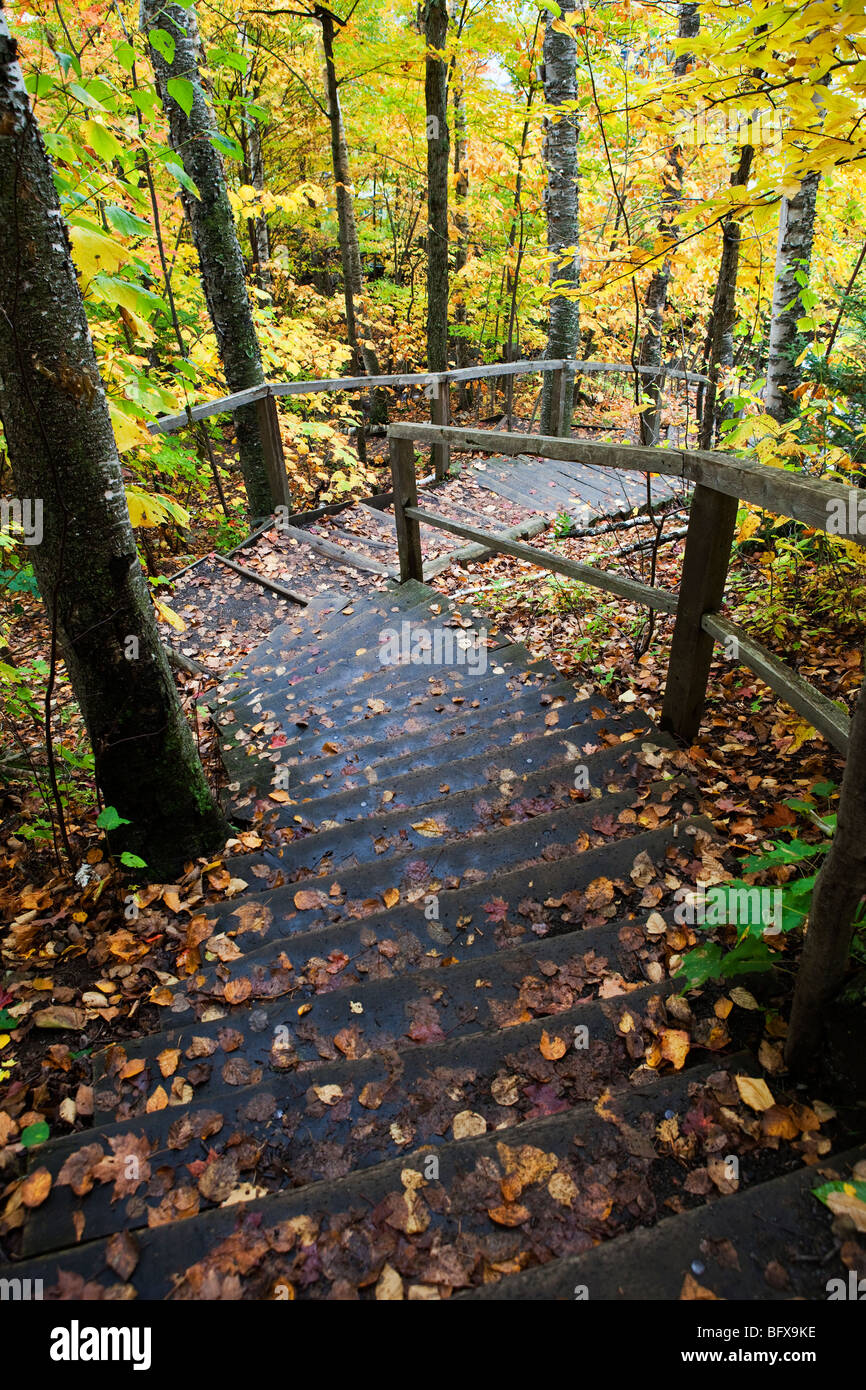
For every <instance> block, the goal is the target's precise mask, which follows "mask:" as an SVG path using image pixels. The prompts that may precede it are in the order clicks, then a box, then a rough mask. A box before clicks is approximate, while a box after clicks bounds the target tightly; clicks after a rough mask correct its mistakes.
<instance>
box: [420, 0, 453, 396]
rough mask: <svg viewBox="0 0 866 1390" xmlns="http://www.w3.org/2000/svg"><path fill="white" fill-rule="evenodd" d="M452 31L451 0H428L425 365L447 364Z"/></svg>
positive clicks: (438, 367)
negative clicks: (448, 53) (448, 58)
mask: <svg viewBox="0 0 866 1390" xmlns="http://www.w3.org/2000/svg"><path fill="white" fill-rule="evenodd" d="M447 35H448V5H447V0H426V3H425V5H424V38H425V42H426V44H427V58H426V62H425V67H424V101H425V106H426V112H427V131H426V134H427V368H428V370H429V371H431V372H444V371H446V370H447V368H448V155H449V144H450V138H449V132H448V65H447V63H446V62H445V59H444V57H443V56H442V55H443V52H444V49H445V43H446V40H447Z"/></svg>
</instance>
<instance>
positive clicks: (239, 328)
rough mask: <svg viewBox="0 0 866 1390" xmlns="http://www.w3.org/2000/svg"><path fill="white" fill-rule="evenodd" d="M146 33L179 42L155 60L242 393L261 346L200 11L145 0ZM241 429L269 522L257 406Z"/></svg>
mask: <svg viewBox="0 0 866 1390" xmlns="http://www.w3.org/2000/svg"><path fill="white" fill-rule="evenodd" d="M140 23H141V28H142V30H143V32H144V33H145V34H148V33H149V32H150V31H152V30H154V29H158V30H160V31H161V32H162V33H163V34H165V35H166V40H171V41H172V42H173V44H174V52H173V54H172V58H171V62H167V61H166V58H165V57H164V56H163V54H162V53H160V52H158V51H157V49H156V48H154V47H153V45H152V44H148V52H149V55H150V61H151V63H152V65H153V71H154V76H155V77H156V85H157V90H158V91H159V96H160V100H161V101H162V104H163V107H164V109H165V113H166V116H167V117H168V124H169V138H170V140H171V145H172V149H174V150H175V151H176V152H177V154H178V157H179V158H180V160H181V161H182V163H183V167H184V169H185V171H186V173H187V175H188V176H189V178H191V179H192V181H193V183H194V184H195V186H196V188H197V189H198V192H199V197H197V198H196V197H195V196H194V195H193V194H191V193H189V192H188V191H187V190H186V189H182V190H181V198H182V199H183V205H184V209H185V211H186V214H187V217H188V219H189V225H190V229H191V231H192V238H193V241H194V243H195V249H196V251H197V252H198V259H199V264H200V266H201V277H202V284H203V286H204V293H205V299H206V301H207V307H208V313H209V314H210V319H211V323H212V324H213V329H214V333H215V334H216V340H217V347H218V349H219V354H220V360H221V362H222V365H223V372H224V373H225V379H226V383H227V385H228V388H229V391H231V392H234V391H243V390H245V389H246V388H247V387H249V386H259V385H261V383H262V382H263V381H264V373H263V371H262V359H261V353H260V351H259V341H258V338H257V336H256V329H255V324H254V323H253V316H252V312H251V310H250V301H249V296H248V294H247V286H246V280H245V278H244V261H243V256H242V254H241V248H240V243H239V242H238V236H237V231H236V229H235V219H234V214H233V213H232V210H231V205H230V203H229V199H228V192H227V190H226V178H225V171H224V169H223V163H222V159H221V157H220V154H219V151H218V150H217V148H216V147H215V145H214V144H213V139H212V137H213V136H214V135H215V134H217V126H216V122H215V120H214V116H213V112H212V111H211V108H210V105H209V103H208V100H207V97H206V96H205V92H204V88H203V86H202V80H201V73H200V71H199V40H198V23H197V21H196V17H195V10H194V9H191V8H190V9H185V8H184V7H183V6H181V5H176V4H170V3H169V4H164V3H163V0H141V14H140ZM175 79H182V80H185V81H187V82H189V83H190V84H191V86H192V107H191V109H190V113H189V115H187V114H186V112H185V111H184V110H183V109H182V107H181V106H179V105H178V103H177V102H176V101H175V99H174V97H173V96H172V95H171V92H170V90H169V87H168V83H169V82H170V81H173V80H175ZM234 421H235V431H236V434H237V440H238V455H239V459H240V465H241V472H242V473H243V477H244V483H245V485H246V491H247V499H248V501H249V507H250V513H251V515H252V516H254V517H257V516H266V515H268V514H269V513H270V512H272V511H273V509H274V507H275V506H276V505H277V504H278V502H279V498H275V497H273V496H272V493H271V487H270V483H269V481H268V473H267V468H266V466H265V456H264V452H263V449H262V439H261V434H260V432H259V424H258V416H257V413H256V408H255V406H254V405H251V406H245V407H244V408H243V409H242V410H236V411H235V414H234Z"/></svg>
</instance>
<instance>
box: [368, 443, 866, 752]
mask: <svg viewBox="0 0 866 1390" xmlns="http://www.w3.org/2000/svg"><path fill="white" fill-rule="evenodd" d="M388 436H389V440H390V448H391V470H392V475H393V485H394V514H395V520H396V525H397V546H398V557H399V564H400V578H401V580H402V581H405V580H408V579H418V580H420V579H421V578H422V576H423V565H422V558H421V535H420V526H421V524H422V523H423V524H425V525H427V526H433V527H438V528H439V529H440V530H442V531H449V532H451V533H452V534H453V535H456V536H462V537H463V538H464V539H466V540H468V541H474V542H476V543H478V544H483V545H484V546H485V548H486V549H487V550H489V551H493V552H500V553H502V554H505V555H513V556H515V558H517V559H520V560H524V561H528V562H529V563H530V564H533V565H536V566H538V567H539V568H541V569H546V570H551V571H552V572H553V573H554V574H561V575H564V576H565V577H566V578H569V579H575V580H578V581H580V582H581V583H584V584H590V585H593V586H595V587H596V588H600V589H605V590H607V591H608V592H609V593H614V594H618V595H620V596H621V597H623V598H627V599H629V600H630V601H632V602H637V603H640V604H642V605H646V606H647V607H649V608H654V609H657V610H660V611H661V612H664V613H672V614H675V622H674V631H673V638H672V641H671V655H670V662H669V666H668V676H667V684H666V687H665V695H664V703H663V707H662V719H661V723H662V727H663V728H665V729H667V730H669V731H670V732H671V733H673V734H674V735H675V736H676V737H678V738H680V739H682V740H684V741H685V742H691V741H692V740H693V739H694V738H695V736H696V734H697V732H698V728H699V726H700V721H701V716H702V713H703V708H704V703H705V700H706V691H707V681H708V678H709V672H710V661H711V658H712V650H713V643H714V642H720V643H723V644H725V646H726V647H729V648H730V653H731V657H732V659H733V660H735V661H738V662H740V663H742V664H743V665H745V666H748V667H749V668H750V669H751V670H752V671H754V672H755V674H756V675H758V676H760V678H761V679H762V680H763V681H765V682H766V684H767V685H769V686H770V687H771V689H772V690H774V691H775V693H776V694H777V695H779V696H780V698H781V699H783V700H784V701H785V702H786V703H787V704H789V705H791V707H792V708H793V709H795V710H796V711H797V712H798V714H800V715H802V717H803V718H804V719H806V720H808V722H809V723H810V724H812V725H813V727H814V728H816V729H817V730H818V731H819V732H820V733H821V734H823V735H824V737H825V738H826V739H827V740H828V741H829V742H830V743H832V744H833V745H834V746H835V747H837V748H840V749H842V750H843V751H844V750H845V749H847V745H848V733H849V724H850V720H849V718H848V715H847V714H846V713H845V711H844V710H843V709H841V708H840V706H839V705H837V704H835V703H834V702H833V701H832V700H829V699H828V698H827V696H826V695H823V694H822V693H821V691H820V690H818V689H817V687H815V686H814V685H812V684H811V683H810V682H809V681H806V680H804V679H803V677H802V676H799V675H797V673H796V672H795V671H793V670H792V669H791V668H790V667H789V666H787V665H786V664H785V663H784V662H783V661H780V660H779V658H778V657H776V656H774V655H773V653H772V652H770V651H768V650H767V648H766V647H764V646H763V645H762V644H761V643H760V642H757V641H755V639H754V638H752V637H750V636H749V634H748V633H747V632H746V631H745V630H744V629H743V628H741V627H738V626H737V625H736V624H734V623H732V622H730V621H729V620H728V619H727V618H723V617H722V616H721V615H720V614H719V611H718V610H719V608H720V607H721V605H722V601H723V598H724V591H725V582H726V579H727V573H728V564H729V561H730V554H731V546H732V544H733V539H734V527H735V523H736V516H737V508H738V505H739V502H740V501H745V502H750V503H752V504H754V505H755V506H758V507H761V508H763V509H764V510H765V511H768V512H773V513H775V514H776V515H779V516H783V517H790V518H793V519H794V520H796V521H801V522H803V523H805V525H807V526H809V527H812V528H813V529H815V530H816V531H825V532H826V531H828V529H829V527H828V522H829V518H830V517H834V519H836V518H838V517H839V516H840V512H841V514H842V515H844V516H845V518H846V521H845V523H844V524H843V525H840V526H838V527H834V534H836V535H839V536H840V537H843V538H847V539H849V540H852V541H855V542H856V543H857V544H858V545H861V546H863V545H866V537H864V536H862V535H860V533H859V531H858V530H857V528H856V526H851V525H850V522H849V521H848V520H847V518H848V516H849V508H848V505H847V503H848V498H849V492H850V489H849V488H846V487H845V486H844V485H843V484H841V483H833V482H822V481H819V480H817V479H812V478H805V477H802V476H801V475H799V474H796V473H789V472H786V471H784V470H782V469H777V468H770V467H768V466H766V465H764V464H759V463H753V462H750V461H748V460H744V459H739V458H734V457H733V456H731V455H726V454H721V453H709V452H700V451H695V452H690V451H684V450H676V449H658V448H644V447H639V446H632V445H624V446H621V445H607V444H597V443H594V442H591V441H588V440H583V439H579V440H578V439H563V438H560V437H557V436H554V435H527V434H505V433H502V434H501V433H499V432H496V433H494V432H492V431H490V430H461V429H452V428H448V427H442V426H436V425H426V424H424V425H420V424H419V425H416V424H409V423H407V424H397V425H392V426H391V428H390V429H389V431H388ZM437 443H438V444H440V445H443V446H445V447H448V448H449V449H450V448H455V449H460V450H482V451H484V452H486V453H496V454H506V455H508V454H510V455H514V454H526V453H530V454H534V455H539V456H541V457H544V458H552V459H562V460H567V461H569V462H575V463H588V464H593V463H595V464H603V465H604V466H605V467H606V468H617V469H623V470H627V471H631V472H639V473H646V474H661V475H663V476H666V477H673V478H682V479H684V480H686V481H688V482H690V483H692V484H694V491H693V495H692V503H691V510H690V514H689V526H688V534H687V536H686V547H685V554H684V556H683V568H682V579H681V581H680V587H679V590H678V592H677V593H673V592H671V591H670V590H668V589H660V588H655V587H651V586H649V585H647V584H641V583H639V582H638V581H636V580H633V579H630V578H629V577H628V576H626V575H620V574H615V573H612V572H610V571H608V570H602V569H598V568H596V567H594V566H592V565H583V564H579V563H578V562H577V561H575V560H569V559H566V558H565V557H564V556H561V555H555V554H551V553H549V552H547V551H543V550H538V549H536V548H535V547H534V546H531V545H526V544H525V543H523V542H521V541H513V540H508V539H506V538H504V537H502V536H497V535H496V534H495V533H491V532H488V531H481V530H478V529H477V528H476V527H473V526H464V525H463V524H462V522H456V521H452V520H451V519H450V518H448V517H444V516H440V515H438V514H437V513H435V512H430V511H427V510H423V509H421V508H419V506H418V494H417V486H416V479H415V444H437ZM840 501H842V502H844V504H845V505H844V508H842V509H840V507H839V503H840ZM853 512H854V513H855V516H854V517H852V518H851V519H852V520H854V519H855V517H856V508H854V509H853Z"/></svg>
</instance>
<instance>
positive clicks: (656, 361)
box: [640, 4, 701, 444]
mask: <svg viewBox="0 0 866 1390" xmlns="http://www.w3.org/2000/svg"><path fill="white" fill-rule="evenodd" d="M700 27H701V17H700V14H699V12H698V6H697V5H696V4H684V5H680V7H679V23H678V25H677V37H678V38H680V39H693V38H695V37H696V36H697V34H698V33H699V32H700ZM692 62H693V55H692V54H690V53H678V54H677V57H676V60H675V61H674V66H673V74H674V77H675V78H676V77H682V76H684V75H685V73H686V72H688V70H689V68H690V66H691V64H692ZM682 199H683V152H682V147H681V146H680V145H678V144H674V145H673V146H672V147H671V151H670V154H669V155H668V161H667V167H666V169H665V172H664V174H663V175H662V206H661V217H660V219H659V235H660V236H661V238H662V239H663V240H664V241H665V242H667V243H668V244H669V245H676V241H677V236H678V232H677V225H676V219H677V216H678V214H679V211H680V208H681V207H682ZM670 278H671V263H670V261H669V260H668V258H667V256H665V259H664V260H663V261H662V262H661V264H660V265H659V264H657V265H656V268H655V270H654V271H653V274H652V278H651V279H650V282H649V285H648V287H647V292H646V299H645V301H644V308H645V311H646V313H645V320H644V323H645V327H644V337H643V342H642V343H641V350H640V360H641V363H642V364H643V365H644V366H647V367H655V368H660V367H661V364H662V359H663V352H662V328H663V325H664V314H665V308H666V305H667V298H668V286H669V285H670ZM661 384H662V378H661V373H659V375H658V376H649V375H648V376H646V377H645V378H644V388H645V390H646V392H647V394H648V395H649V396H650V398H651V399H652V402H653V404H652V408H651V409H650V410H644V411H643V412H642V413H641V417H640V434H641V443H642V444H657V443H658V440H659V426H660V406H661Z"/></svg>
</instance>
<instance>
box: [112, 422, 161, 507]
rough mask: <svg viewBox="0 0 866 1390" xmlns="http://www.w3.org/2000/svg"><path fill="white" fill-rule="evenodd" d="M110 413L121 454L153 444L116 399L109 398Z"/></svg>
mask: <svg viewBox="0 0 866 1390" xmlns="http://www.w3.org/2000/svg"><path fill="white" fill-rule="evenodd" d="M108 413H109V415H110V416H111V425H112V428H113V430H114V441H115V443H116V444H117V451H118V453H119V454H124V453H126V451H127V449H136V448H141V446H142V445H143V444H151V443H152V442H153V441H152V439H151V437H150V435H149V434H148V432H147V430H146V429H145V428H144V426H143V425H142V424H141V423H140V421H138V420H136V419H135V417H134V416H132V415H127V414H126V413H125V411H123V410H121V408H120V406H119V405H118V404H117V403H116V402H115V401H112V400H109V402H108ZM126 500H127V504H129V494H128V493H127V498H126ZM131 515H132V507H131V505H130V516H131ZM132 524H133V526H137V525H139V524H142V523H139V522H136V521H133V523H132ZM143 524H144V525H145V526H148V525H150V526H155V525H156V522H154V521H151V522H144V523H143Z"/></svg>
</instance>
